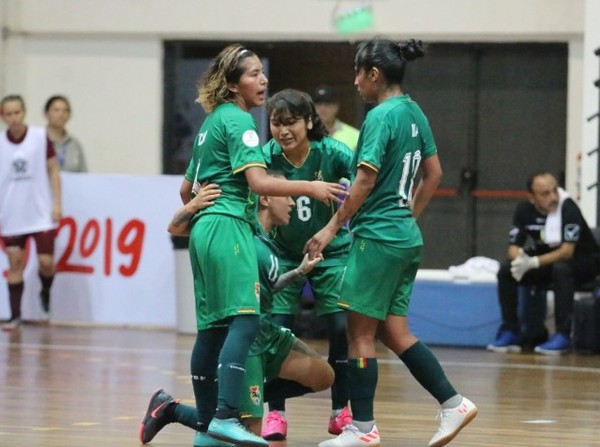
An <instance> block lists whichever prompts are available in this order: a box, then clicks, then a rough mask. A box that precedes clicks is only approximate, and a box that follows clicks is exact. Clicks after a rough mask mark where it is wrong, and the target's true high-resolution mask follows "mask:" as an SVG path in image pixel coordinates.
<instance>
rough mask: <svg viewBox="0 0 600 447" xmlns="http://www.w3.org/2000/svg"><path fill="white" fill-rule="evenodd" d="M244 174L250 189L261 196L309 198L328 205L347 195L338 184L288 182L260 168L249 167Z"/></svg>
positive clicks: (304, 181) (303, 181) (339, 200)
mask: <svg viewBox="0 0 600 447" xmlns="http://www.w3.org/2000/svg"><path fill="white" fill-rule="evenodd" d="M244 174H245V176H246V180H247V181H248V186H250V189H252V191H254V192H255V193H256V194H258V195H261V196H280V197H285V196H311V197H314V198H315V199H318V200H321V201H322V202H325V203H327V204H329V203H330V202H331V201H334V202H338V203H341V202H342V201H343V200H344V199H343V198H344V197H346V195H347V192H346V191H345V189H344V187H343V186H342V185H340V184H338V183H327V182H321V181H312V182H309V181H306V180H293V181H290V180H286V179H283V178H277V177H272V176H270V175H268V174H267V171H266V170H265V169H264V168H262V167H255V166H253V167H249V168H247V169H246V170H245V171H244ZM339 197H342V198H341V199H340V198H339Z"/></svg>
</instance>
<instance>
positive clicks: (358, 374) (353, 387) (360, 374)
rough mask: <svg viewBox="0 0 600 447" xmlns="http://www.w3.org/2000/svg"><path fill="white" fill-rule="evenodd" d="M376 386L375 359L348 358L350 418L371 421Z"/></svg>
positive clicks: (372, 418)
mask: <svg viewBox="0 0 600 447" xmlns="http://www.w3.org/2000/svg"><path fill="white" fill-rule="evenodd" d="M375 388H377V359H376V358H365V357H359V358H355V359H348V389H349V392H350V393H349V394H350V402H351V403H352V418H353V419H354V420H356V421H361V422H368V421H373V420H374V419H375V418H374V416H373V399H374V398H375Z"/></svg>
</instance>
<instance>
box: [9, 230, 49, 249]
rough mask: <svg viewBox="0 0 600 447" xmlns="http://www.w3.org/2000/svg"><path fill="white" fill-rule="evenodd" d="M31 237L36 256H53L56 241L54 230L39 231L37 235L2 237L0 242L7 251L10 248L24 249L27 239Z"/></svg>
mask: <svg viewBox="0 0 600 447" xmlns="http://www.w3.org/2000/svg"><path fill="white" fill-rule="evenodd" d="M30 237H32V238H33V239H34V240H35V246H36V248H37V253H38V255H53V254H54V240H55V239H56V230H48V231H41V232H39V233H30V234H21V235H19V236H3V237H2V242H3V243H4V246H5V247H6V248H7V249H8V248H10V247H19V248H21V249H24V248H25V243H26V242H27V239H28V238H30Z"/></svg>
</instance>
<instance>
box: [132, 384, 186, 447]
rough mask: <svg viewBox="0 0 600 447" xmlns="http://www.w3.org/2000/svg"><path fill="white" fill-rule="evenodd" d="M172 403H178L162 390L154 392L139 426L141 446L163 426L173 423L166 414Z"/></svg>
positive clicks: (150, 439)
mask: <svg viewBox="0 0 600 447" xmlns="http://www.w3.org/2000/svg"><path fill="white" fill-rule="evenodd" d="M173 403H179V401H178V400H175V399H174V398H173V396H171V395H170V394H169V393H166V392H165V390H163V389H162V388H161V389H159V390H156V391H155V392H154V394H153V395H152V397H151V398H150V403H149V404H148V409H147V410H146V414H145V415H144V419H142V423H141V424H140V442H141V443H142V444H148V443H149V442H150V441H152V438H154V437H155V436H156V434H157V433H158V432H159V431H161V430H162V428H163V427H164V426H165V425H167V424H169V423H171V422H173V421H171V419H170V418H169V417H168V416H167V414H166V409H167V407H168V406H169V405H171V404H173Z"/></svg>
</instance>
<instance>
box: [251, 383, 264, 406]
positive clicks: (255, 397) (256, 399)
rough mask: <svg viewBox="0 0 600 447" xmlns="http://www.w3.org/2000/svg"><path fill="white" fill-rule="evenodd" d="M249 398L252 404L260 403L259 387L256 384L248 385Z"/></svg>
mask: <svg viewBox="0 0 600 447" xmlns="http://www.w3.org/2000/svg"><path fill="white" fill-rule="evenodd" d="M250 400H251V401H252V403H253V404H254V405H260V404H261V400H262V399H261V397H260V387H259V386H258V385H251V386H250Z"/></svg>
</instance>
